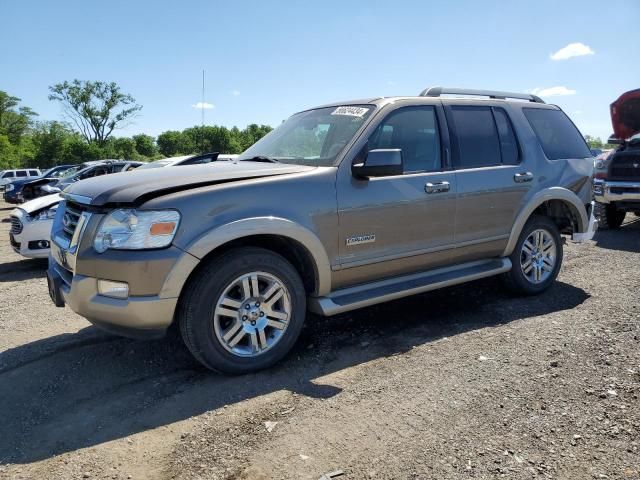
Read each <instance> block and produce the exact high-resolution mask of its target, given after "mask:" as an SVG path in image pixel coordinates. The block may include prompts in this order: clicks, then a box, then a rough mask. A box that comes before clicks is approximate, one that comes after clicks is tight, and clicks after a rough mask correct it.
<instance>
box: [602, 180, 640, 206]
mask: <svg viewBox="0 0 640 480" xmlns="http://www.w3.org/2000/svg"><path fill="white" fill-rule="evenodd" d="M593 196H594V198H595V199H596V201H597V202H599V203H611V202H640V182H614V181H610V180H594V181H593Z"/></svg>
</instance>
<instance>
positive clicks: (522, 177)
mask: <svg viewBox="0 0 640 480" xmlns="http://www.w3.org/2000/svg"><path fill="white" fill-rule="evenodd" d="M531 180H533V173H531V172H523V173H516V174H515V175H514V176H513V181H514V182H516V183H525V182H530V181H531Z"/></svg>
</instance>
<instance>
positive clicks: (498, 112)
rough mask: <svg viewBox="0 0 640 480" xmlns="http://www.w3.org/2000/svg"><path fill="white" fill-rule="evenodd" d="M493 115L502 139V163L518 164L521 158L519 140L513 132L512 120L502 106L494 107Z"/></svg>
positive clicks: (499, 136)
mask: <svg viewBox="0 0 640 480" xmlns="http://www.w3.org/2000/svg"><path fill="white" fill-rule="evenodd" d="M493 117H494V118H495V120H496V127H497V128H498V138H499V139H500V153H501V154H502V163H503V164H505V165H517V164H518V160H519V151H518V142H517V140H516V135H515V133H513V127H512V126H511V121H510V120H509V117H508V116H507V112H505V111H504V110H503V109H502V108H494V109H493Z"/></svg>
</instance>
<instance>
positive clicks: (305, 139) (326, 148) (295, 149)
mask: <svg viewBox="0 0 640 480" xmlns="http://www.w3.org/2000/svg"><path fill="white" fill-rule="evenodd" d="M372 110H373V106H371V105H350V106H343V107H327V108H317V109H314V110H307V111H306V112H301V113H297V114H295V115H293V116H291V117H290V118H289V119H288V120H287V121H286V122H284V123H283V124H282V125H280V126H279V127H278V128H276V129H275V130H273V131H272V132H271V133H269V134H268V135H266V136H265V137H263V138H262V139H261V140H259V141H258V142H257V143H256V144H254V145H253V146H252V147H250V148H249V149H248V150H246V151H245V152H244V153H243V154H242V155H240V156H239V157H238V161H242V160H251V159H258V158H259V159H262V161H264V159H270V160H277V161H279V162H282V163H293V164H298V165H309V166H330V165H333V163H334V162H335V159H336V157H337V156H338V154H339V153H340V152H341V151H342V149H343V148H344V147H345V146H346V145H347V143H349V141H350V140H351V139H352V138H353V136H354V135H355V134H356V132H357V131H358V130H359V129H360V127H361V126H362V125H363V124H364V122H365V120H366V119H367V118H368V117H369V115H370V114H371V111H372Z"/></svg>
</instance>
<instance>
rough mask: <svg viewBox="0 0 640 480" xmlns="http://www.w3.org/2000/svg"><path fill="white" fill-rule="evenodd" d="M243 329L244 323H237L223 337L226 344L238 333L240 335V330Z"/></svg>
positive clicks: (238, 321)
mask: <svg viewBox="0 0 640 480" xmlns="http://www.w3.org/2000/svg"><path fill="white" fill-rule="evenodd" d="M241 328H242V322H241V321H240V320H237V321H236V323H234V324H233V325H232V326H231V328H230V329H229V330H227V333H225V334H224V337H222V338H223V339H224V341H225V342H228V341H229V340H230V339H231V337H233V336H234V335H235V334H236V333H238V330H240V329H241Z"/></svg>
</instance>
